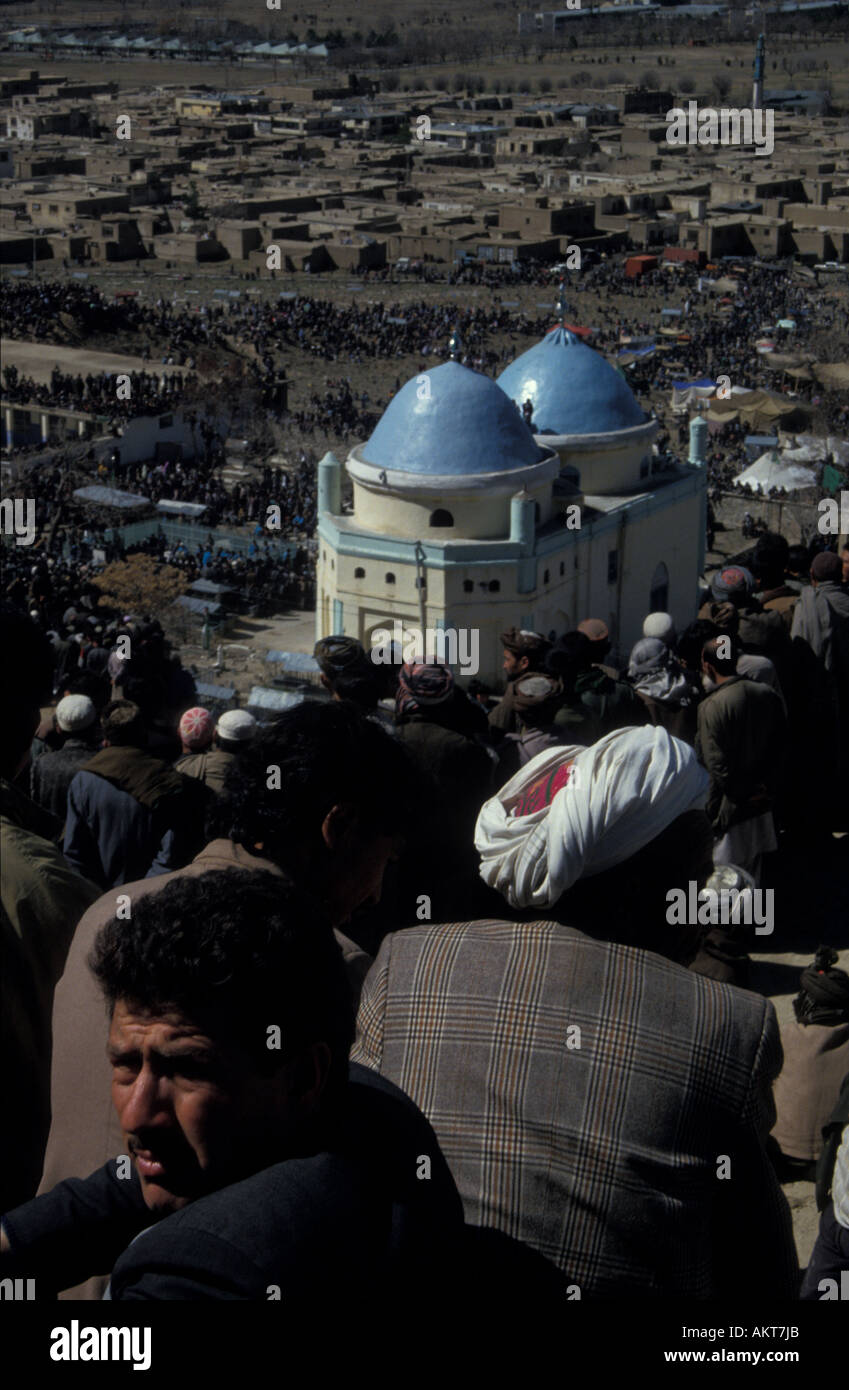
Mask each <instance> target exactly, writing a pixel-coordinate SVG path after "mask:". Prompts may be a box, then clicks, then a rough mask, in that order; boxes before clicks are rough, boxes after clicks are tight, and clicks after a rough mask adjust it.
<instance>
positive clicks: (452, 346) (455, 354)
mask: <svg viewBox="0 0 849 1390" xmlns="http://www.w3.org/2000/svg"><path fill="white" fill-rule="evenodd" d="M462 347H463V344H462V343H461V341H460V334H459V333H458V332H457V329H456V328H455V329H454V331H453V332H452V334H451V337H450V338H449V339H448V360H449V361H450V362H456V361H457V360H458V358H459V356H460V352H461V350H462Z"/></svg>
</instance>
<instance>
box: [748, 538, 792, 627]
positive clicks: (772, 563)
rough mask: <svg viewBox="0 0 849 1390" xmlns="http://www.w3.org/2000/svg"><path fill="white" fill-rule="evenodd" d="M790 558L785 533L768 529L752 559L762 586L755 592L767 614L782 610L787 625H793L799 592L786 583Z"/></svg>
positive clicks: (759, 539) (760, 539) (759, 540)
mask: <svg viewBox="0 0 849 1390" xmlns="http://www.w3.org/2000/svg"><path fill="white" fill-rule="evenodd" d="M789 559H790V546H789V545H788V543H787V541H786V540H785V539H784V537H783V536H781V535H779V534H778V533H777V532H775V531H767V532H766V534H765V535H763V536H760V537H759V538H758V543H757V545H756V546H755V553H754V556H753V558H752V569H753V570H754V573H755V578H756V580H757V582H758V585H759V592H758V593H757V594H756V595H755V597H756V598H757V600H758V602H759V603H761V604H762V606H763V610H764V612H765V613H778V614H780V616H781V618H782V619H783V621H784V623H785V624H786V626H787V630H788V632H789V631H790V628H791V627H792V625H793V609H794V608H795V607H796V604H797V602H798V600H799V594H798V592H797V591H795V590H794V589H791V588H790V587H789V585H787V584H785V582H784V576H785V574H786V572H787V565H788V562H789Z"/></svg>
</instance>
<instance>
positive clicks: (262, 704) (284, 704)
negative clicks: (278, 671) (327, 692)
mask: <svg viewBox="0 0 849 1390" xmlns="http://www.w3.org/2000/svg"><path fill="white" fill-rule="evenodd" d="M304 699H305V696H304V695H302V694H300V693H299V692H297V691H294V690H269V688H268V686H265V685H254V686H252V687H251V693H250V695H249V696H248V703H247V709H248V713H249V714H254V715H256V716H257V717H258V718H259V719H260V721H262V719H263V718H265V719H268V718H269V716H271V717H274V716H275V715H277V714H282V713H283V711H284V710H286V709H294V708H295V706H296V705H302V704H303V703H304Z"/></svg>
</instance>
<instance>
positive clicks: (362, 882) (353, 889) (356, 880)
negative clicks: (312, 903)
mask: <svg viewBox="0 0 849 1390" xmlns="http://www.w3.org/2000/svg"><path fill="white" fill-rule="evenodd" d="M322 835H323V838H324V841H325V844H326V845H327V847H328V849H329V850H330V858H329V860H328V861H327V867H328V875H327V879H326V883H325V888H324V902H325V906H326V908H327V912H328V915H329V917H330V920H331V922H332V923H333V925H334V926H335V927H339V926H342V925H343V924H344V923H345V922H347V921H349V919H350V918H351V917H352V916H353V914H354V913H355V912H356V911H357V909H358V908H361V907H366V906H367V905H370V904H372V903H379V902H380V894H381V891H382V888H383V875H384V874H385V872H386V866H387V864H388V863H389V861H390V860H391V859H397V858H398V855H399V854H400V852H401V849H402V847H403V839H402V838H401V837H400V836H398V835H386V834H383V833H381V832H380V831H379V830H376V829H374V828H373V827H372V826H370V825H368V824H367V823H365V822H364V821H363V820H362V818H361V817H360V816H359V815H358V814H357V813H356V811H354V810H353V808H348V807H334V808H333V810H332V811H331V812H330V813H329V815H328V816H327V817H326V819H325V821H324V824H323V826H322Z"/></svg>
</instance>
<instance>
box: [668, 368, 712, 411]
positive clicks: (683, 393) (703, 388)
mask: <svg viewBox="0 0 849 1390" xmlns="http://www.w3.org/2000/svg"><path fill="white" fill-rule="evenodd" d="M715 390H716V382H715V381H713V380H711V378H710V377H707V376H703V377H699V379H698V380H697V381H673V383H672V409H673V410H676V411H681V410H686V409H687V407H688V406H690V405H692V404H693V403H694V402H695V401H704V400H707V398H708V397H709V396H712V395H713V393H714V391H715Z"/></svg>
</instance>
